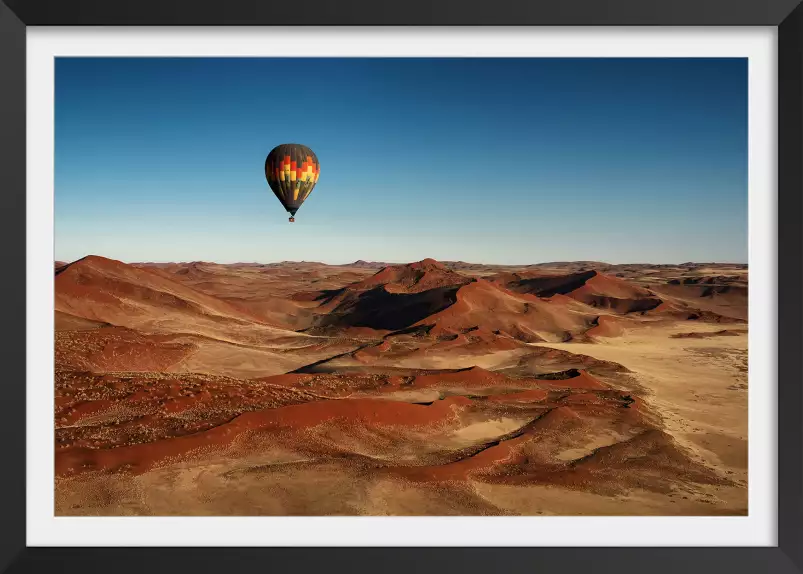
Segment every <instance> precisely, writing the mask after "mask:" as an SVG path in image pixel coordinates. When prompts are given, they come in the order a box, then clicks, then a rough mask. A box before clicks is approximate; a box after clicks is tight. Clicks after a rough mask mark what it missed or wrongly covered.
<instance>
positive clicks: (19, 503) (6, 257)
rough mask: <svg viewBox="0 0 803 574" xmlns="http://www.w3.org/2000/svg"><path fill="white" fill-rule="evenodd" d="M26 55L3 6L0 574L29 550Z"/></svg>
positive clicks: (21, 27) (21, 35)
mask: <svg viewBox="0 0 803 574" xmlns="http://www.w3.org/2000/svg"><path fill="white" fill-rule="evenodd" d="M3 55H5V57H3ZM25 55H26V51H25V24H23V23H22V22H21V21H20V20H19V18H17V16H16V15H15V14H14V13H13V12H12V11H11V10H10V9H9V8H8V7H7V6H5V5H3V4H0V78H2V82H0V84H1V85H2V88H0V174H2V179H0V213H2V216H3V225H2V227H0V230H2V241H0V260H2V261H3V262H4V264H5V265H6V266H7V267H6V268H7V269H14V270H15V271H14V272H13V273H10V274H9V276H8V280H6V281H2V282H0V298H2V300H3V301H8V302H9V303H10V304H9V305H7V309H6V313H7V321H8V322H9V324H13V325H15V328H14V329H13V331H14V332H13V333H12V332H11V331H12V330H8V331H6V332H5V333H2V345H1V346H0V360H1V361H2V364H3V365H5V366H6V372H5V376H4V377H3V378H4V381H5V383H4V385H3V387H4V388H3V392H2V393H0V405H2V406H1V407H0V408H2V413H4V414H3V416H0V436H2V437H4V440H3V458H4V464H3V466H4V467H5V471H3V472H0V493H2V497H3V504H2V507H3V508H2V511H0V531H2V536H0V571H2V570H3V569H4V568H5V566H6V565H7V564H8V563H9V562H10V561H11V560H13V558H14V557H15V556H16V555H20V554H22V553H23V551H24V550H25V436H24V435H25V433H24V431H25V426H24V424H25V392H26V385H25V384H24V381H25V331H26V324H25V270H26V253H25V249H24V248H23V249H20V238H22V245H23V246H24V245H25V201H26V195H25V170H26V166H25V141H26V138H25ZM9 56H10V57H9ZM6 413H12V414H10V415H7V414H6ZM20 414H21V416H22V424H23V426H22V427H21V428H20V426H19V424H20V420H19V418H18V417H19V416H20ZM20 525H22V526H21V527H20Z"/></svg>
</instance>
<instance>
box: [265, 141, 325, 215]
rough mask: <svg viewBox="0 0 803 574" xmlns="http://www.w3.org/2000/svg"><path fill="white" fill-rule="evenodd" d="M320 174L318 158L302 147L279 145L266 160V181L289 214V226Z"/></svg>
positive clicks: (299, 145)
mask: <svg viewBox="0 0 803 574" xmlns="http://www.w3.org/2000/svg"><path fill="white" fill-rule="evenodd" d="M320 172H321V165H320V164H319V163H318V158H317V156H316V155H315V154H314V153H313V151H312V150H311V149H310V148H308V147H307V146H303V145H301V144H282V145H278V146H276V147H275V148H273V150H271V152H270V153H269V154H268V157H267V158H266V159H265V178H266V179H267V180H268V185H269V186H270V188H271V189H272V190H273V193H274V194H276V197H278V198H279V201H281V202H282V205H283V206H284V208H285V209H286V210H287V211H288V212H289V213H290V222H291V223H292V222H293V221H295V220H296V219H295V215H296V211H298V208H299V207H301V204H302V203H304V200H306V199H307V198H308V197H309V194H310V193H312V188H313V187H315V184H316V183H317V182H318V175H320Z"/></svg>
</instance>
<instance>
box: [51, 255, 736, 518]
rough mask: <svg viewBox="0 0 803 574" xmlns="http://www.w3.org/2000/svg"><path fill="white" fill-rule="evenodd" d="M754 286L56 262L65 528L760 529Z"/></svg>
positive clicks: (527, 272) (728, 281) (679, 275)
mask: <svg viewBox="0 0 803 574" xmlns="http://www.w3.org/2000/svg"><path fill="white" fill-rule="evenodd" d="M747 297H748V269H747V265H737V264H716V263H686V264H679V265H654V264H643V265H635V264H634V265H612V264H606V263H600V262H593V261H582V262H556V263H543V264H535V265H524V266H502V265H484V264H480V263H464V262H449V261H435V260H433V259H424V260H422V261H416V262H412V263H406V264H396V263H382V262H366V261H356V262H354V263H352V264H348V265H327V264H323V263H314V262H282V263H269V264H258V263H237V264H216V263H207V262H191V263H148V262H141V263H124V262H121V261H117V260H113V259H108V258H104V257H100V256H87V257H84V258H82V259H79V260H77V261H74V262H71V263H67V262H56V263H55V404H54V409H55V416H54V421H55V428H54V432H55V444H56V451H55V472H56V478H55V491H56V497H55V513H56V515H59V516H67V515H104V516H108V515H190V516H199V515H227V516H243V515H280V516H282V515H293V516H316V515H530V516H532V515H746V514H747V512H748V505H747V480H748V475H747V462H748V456H747V405H748V401H747V395H748V393H747V328H748V326H747V319H748V316H747Z"/></svg>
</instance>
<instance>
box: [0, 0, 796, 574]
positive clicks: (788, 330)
mask: <svg viewBox="0 0 803 574" xmlns="http://www.w3.org/2000/svg"><path fill="white" fill-rule="evenodd" d="M800 2H801V0H673V1H668V0H662V1H655V0H603V1H601V0H562V1H559V2H557V1H556V2H540V1H530V0H508V1H506V2H502V3H500V2H481V1H479V0H440V1H438V0H435V1H432V2H427V1H424V0H407V1H405V2H377V1H376V0H339V1H337V2H327V0H307V1H306V2H304V3H302V4H299V5H298V6H297V7H292V5H288V4H281V3H279V2H275V1H274V0H267V1H263V2H255V1H249V0H226V1H225V2H213V1H209V0H140V1H138V2H131V1H123V0H116V1H110V0H88V1H79V0H3V2H2V3H0V174H2V177H1V178H0V217H2V225H0V235H2V241H0V260H1V261H2V262H3V264H4V269H5V273H4V280H3V281H1V282H0V293H2V298H1V299H0V300H1V301H3V302H5V305H4V309H3V318H4V321H5V324H6V328H5V329H3V330H2V331H0V332H1V333H2V335H1V336H2V339H3V341H2V345H0V356H1V357H2V365H3V367H4V369H3V375H4V376H3V378H2V384H3V385H4V389H3V392H2V393H0V408H2V411H0V412H1V413H2V414H1V415H0V437H2V439H1V441H0V452H1V453H2V459H0V460H2V462H0V465H2V467H3V470H2V471H0V497H1V498H2V505H1V506H0V527H1V528H2V536H0V571H3V572H9V573H12V572H50V571H60V572H82V573H84V574H87V573H90V572H104V573H105V572H106V571H108V569H109V568H113V569H114V570H115V571H116V572H117V573H121V572H122V573H126V572H137V573H141V572H143V571H145V572H150V573H153V574H156V573H157V572H168V571H172V572H183V571H188V572H196V573H199V572H224V571H229V570H232V569H236V570H249V571H259V570H263V569H265V568H269V569H276V570H285V569H286V570H289V569H292V570H293V571H312V570H313V569H316V570H317V569H320V568H326V569H327V570H333V569H334V570H336V569H339V568H341V567H342V568H345V569H349V570H352V571H354V570H357V571H367V570H375V569H377V568H380V569H382V570H385V571H388V572H405V573H409V572H424V571H437V572H450V571H460V572H484V573H488V572H524V571H537V570H541V569H553V570H554V569H560V571H561V572H574V571H577V572H579V571H585V572H588V571H591V572H595V573H596V572H608V571H611V572H617V573H620V574H625V573H629V572H644V571H645V570H648V571H650V572H651V573H653V574H659V573H664V572H667V573H668V572H672V573H675V572H684V573H687V574H693V573H696V572H701V573H702V572H705V573H707V574H708V573H711V572H718V571H719V572H728V573H729V574H736V573H742V572H762V573H763V572H778V573H786V572H789V573H793V572H798V573H803V413H802V412H801V411H802V410H803V393H802V392H801V363H802V362H803V361H801V358H800V357H801V350H803V341H802V340H801V325H803V308H802V307H801V295H803V284H802V283H801V262H803V255H802V254H801V246H803V230H802V227H803V226H801V214H803V146H802V144H803V5H799V4H800ZM280 4H281V6H279V5H280ZM280 8H281V9H280ZM97 25H103V26H123V25H124V26H163V25H171V26H173V25H175V26H179V25H181V26H199V25H203V26H219V25H250V26H267V25H272V26H276V25H283V26H284V25H287V26H297V25H305V26H309V25H315V26H319V25H322V26H334V25H340V26H344V25H350V26H360V25H374V26H375V25H393V26H400V25H417V26H433V25H436V26H456V25H459V26H510V25H517V26H558V25H560V26H589V25H594V26H623V25H646V26H773V27H776V26H777V28H778V46H777V49H778V51H777V54H778V114H779V117H778V170H779V171H778V185H779V190H778V191H779V199H778V235H777V237H778V286H779V292H778V297H779V309H780V310H781V311H782V312H780V313H779V317H778V321H779V326H778V328H779V331H778V345H779V354H778V385H779V387H778V397H779V402H778V416H779V420H778V437H779V445H778V462H779V469H778V470H779V474H778V497H779V500H778V503H779V504H778V507H779V512H778V527H777V528H778V546H777V547H743V548H702V547H700V548H696V547H695V548H665V547H659V548H628V547H627V544H628V541H627V540H622V546H623V547H621V548H538V547H534V548H436V547H433V548H314V549H313V548H259V549H258V548H34V547H32V548H27V547H26V537H25V530H26V526H25V525H26V517H25V463H26V443H25V434H24V432H21V429H25V416H26V415H25V412H26V396H25V395H26V385H25V373H26V350H27V352H29V353H33V350H32V349H26V342H25V337H24V333H25V331H26V327H25V325H26V323H25V321H26V317H25V304H24V303H25V298H26V279H25V270H26V254H25V247H24V246H25V230H26V223H25V221H26V187H25V184H26V151H25V141H26V133H25V131H26V123H25V105H26V71H25V70H26V44H25V38H26V27H27V26H97Z"/></svg>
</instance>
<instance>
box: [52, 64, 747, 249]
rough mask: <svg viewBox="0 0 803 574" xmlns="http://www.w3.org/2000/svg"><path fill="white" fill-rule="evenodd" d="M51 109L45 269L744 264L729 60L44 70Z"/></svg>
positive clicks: (739, 80) (739, 124)
mask: <svg viewBox="0 0 803 574" xmlns="http://www.w3.org/2000/svg"><path fill="white" fill-rule="evenodd" d="M55 105H56V115H55V138H56V150H55V219H56V221H55V233H56V242H55V248H56V253H55V256H56V259H60V260H66V261H72V260H75V259H78V258H80V257H83V256H84V255H87V254H97V255H103V256H106V257H112V258H115V259H120V260H123V261H128V262H133V261H191V260H204V261H218V262H235V261H260V262H271V261H283V260H295V261H301V260H305V261H323V262H328V263H345V262H348V261H353V260H356V259H365V260H380V261H399V262H406V261H415V260H420V259H423V258H425V257H433V258H435V259H440V260H464V261H472V262H485V263H509V264H519V263H537V262H543V261H566V260H602V261H608V262H611V263H626V262H650V263H679V262H684V261H705V262H710V261H720V262H746V261H747V61H746V60H744V59H652V58H649V59H646V58H645V59H638V58H633V59H607V58H606V59H602V58H600V59H562V58H555V59H530V58H526V59H525V58H514V59H468V58H467V59H384V58H383V59H340V58H336V59H335V58H332V59H326V58H318V59H301V58H299V59H274V58H254V59H249V58H240V59H232V58H210V59H208V58H188V59H180V58H58V59H57V61H56V99H55ZM288 142H295V143H303V144H305V145H307V146H309V147H311V148H312V149H313V150H314V151H315V152H316V154H317V155H318V158H319V160H320V162H321V175H320V180H319V182H318V185H317V186H316V188H315V190H314V191H313V192H312V194H311V196H310V197H309V199H308V200H307V201H306V203H305V204H304V205H303V206H302V207H301V209H300V210H299V211H298V214H297V217H296V222H295V223H293V224H290V223H288V221H287V217H288V214H287V213H286V212H285V211H284V209H283V208H282V207H281V205H280V204H279V201H278V200H277V199H276V197H275V196H274V195H273V194H272V193H271V192H270V190H269V188H268V186H267V183H266V181H265V177H264V171H263V166H264V160H265V156H266V155H267V154H268V152H269V151H270V150H271V149H272V148H273V147H274V146H275V145H278V144H281V143H288Z"/></svg>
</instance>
